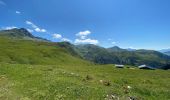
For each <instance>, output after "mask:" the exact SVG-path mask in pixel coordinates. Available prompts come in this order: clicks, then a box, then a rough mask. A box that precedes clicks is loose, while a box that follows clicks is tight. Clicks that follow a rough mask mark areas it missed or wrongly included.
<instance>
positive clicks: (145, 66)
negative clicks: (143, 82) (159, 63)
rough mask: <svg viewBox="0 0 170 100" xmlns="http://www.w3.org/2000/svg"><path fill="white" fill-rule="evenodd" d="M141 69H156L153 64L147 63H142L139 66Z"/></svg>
mask: <svg viewBox="0 0 170 100" xmlns="http://www.w3.org/2000/svg"><path fill="white" fill-rule="evenodd" d="M138 68H139V69H150V70H154V69H155V68H153V67H151V66H147V65H140V66H138Z"/></svg>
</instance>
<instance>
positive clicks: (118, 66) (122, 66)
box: [115, 64, 124, 68]
mask: <svg viewBox="0 0 170 100" xmlns="http://www.w3.org/2000/svg"><path fill="white" fill-rule="evenodd" d="M115 67H116V68H124V65H118V64H116V65H115Z"/></svg>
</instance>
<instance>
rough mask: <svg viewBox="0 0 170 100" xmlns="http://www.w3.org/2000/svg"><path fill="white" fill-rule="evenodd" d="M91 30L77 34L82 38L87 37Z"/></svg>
mask: <svg viewBox="0 0 170 100" xmlns="http://www.w3.org/2000/svg"><path fill="white" fill-rule="evenodd" d="M90 34H91V32H90V31H89V30H86V31H82V32H79V33H77V34H76V36H78V37H80V38H81V39H86V37H87V36H88V35H90Z"/></svg>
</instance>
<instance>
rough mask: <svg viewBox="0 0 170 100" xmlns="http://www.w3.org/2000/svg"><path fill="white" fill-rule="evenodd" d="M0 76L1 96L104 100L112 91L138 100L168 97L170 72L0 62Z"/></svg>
mask: <svg viewBox="0 0 170 100" xmlns="http://www.w3.org/2000/svg"><path fill="white" fill-rule="evenodd" d="M87 75H88V77H91V78H87ZM0 80H1V81H0V94H1V95H0V99H3V100H5V99H11V100H18V99H21V100H65V99H67V100H70V99H72V100H75V99H78V100H94V99H95V100H103V99H104V98H109V96H111V95H114V96H116V97H119V98H120V99H122V100H125V99H127V98H128V97H129V96H130V97H134V98H138V99H139V100H140V99H141V100H143V99H144V100H168V99H170V95H169V94H170V90H169V89H170V72H169V71H164V70H139V69H128V68H126V69H117V68H114V67H113V65H89V66H83V65H79V66H78V65H77V66H63V65H22V64H1V65H0ZM100 80H103V81H108V82H110V85H109V86H107V85H104V84H102V83H101V82H100ZM127 86H130V87H131V88H130V89H128V88H126V87H127ZM107 95H108V97H107Z"/></svg>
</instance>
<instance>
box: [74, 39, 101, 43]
mask: <svg viewBox="0 0 170 100" xmlns="http://www.w3.org/2000/svg"><path fill="white" fill-rule="evenodd" d="M74 43H76V44H98V43H99V41H98V40H95V39H90V38H88V39H83V40H82V39H76V40H75V42H74Z"/></svg>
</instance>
